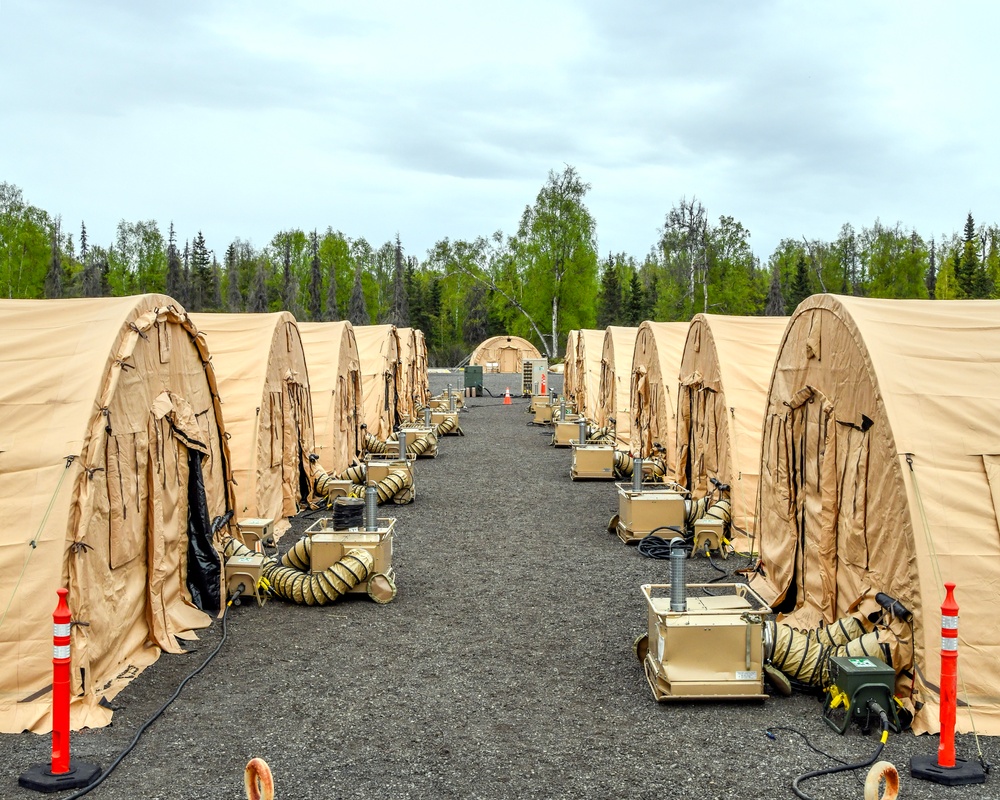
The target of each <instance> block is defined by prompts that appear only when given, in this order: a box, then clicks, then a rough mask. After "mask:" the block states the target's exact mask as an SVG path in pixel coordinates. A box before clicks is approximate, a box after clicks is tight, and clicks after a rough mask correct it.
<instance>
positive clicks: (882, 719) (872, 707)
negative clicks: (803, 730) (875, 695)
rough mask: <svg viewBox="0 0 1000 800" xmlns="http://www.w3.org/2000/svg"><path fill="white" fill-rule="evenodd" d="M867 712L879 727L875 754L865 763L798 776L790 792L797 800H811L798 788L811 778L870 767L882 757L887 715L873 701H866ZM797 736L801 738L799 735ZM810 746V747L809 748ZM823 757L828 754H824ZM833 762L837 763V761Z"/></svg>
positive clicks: (887, 724) (886, 734) (842, 764)
mask: <svg viewBox="0 0 1000 800" xmlns="http://www.w3.org/2000/svg"><path fill="white" fill-rule="evenodd" d="M868 711H869V712H870V713H872V714H878V717H879V725H880V727H881V738H880V739H879V743H878V747H876V748H875V752H874V753H873V754H872V756H871V758H869V759H868V760H867V761H859V762H858V763H856V764H845V763H844V762H841V763H840V764H839V765H838V766H836V767H827V768H826V769H817V770H813V771H812V772H806V773H803V774H802V775H799V776H798V777H796V778H795V779H794V780H793V781H792V791H793V792H794V793H795V796H796V797H798V798H799V800H813V798H812V797H810V796H809V795H807V794H806V793H805V792H804V791H802V789H801V788H799V784H801V783H802V782H803V781H807V780H811V779H812V778H818V777H820V776H821V775H833V774H834V773H837V772H847V771H848V770H852V771H853V770H856V769H864V768H865V767H870V766H871V765H872V764H874V763H875V762H876V761H877V760H878V757H879V756H880V755H882V750H883V749H885V742H886V739H887V738H888V736H889V715H888V714H887V713H886V712H885V709H883V708H882V707H881V706H880V705H879V704H878V703H876V702H875V701H874V700H869V701H868ZM796 733H797V731H796ZM799 735H800V736H801V734H799ZM811 746H812V745H810V747H811ZM813 749H815V748H813ZM824 755H828V754H826V753H824ZM831 757H832V756H831ZM835 760H838V761H839V759H835Z"/></svg>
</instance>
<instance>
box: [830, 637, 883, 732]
mask: <svg viewBox="0 0 1000 800" xmlns="http://www.w3.org/2000/svg"><path fill="white" fill-rule="evenodd" d="M830 683H831V684H832V685H831V687H830V689H829V692H828V694H827V699H826V703H825V705H824V708H823V718H824V719H825V720H826V722H827V724H828V725H829V726H830V727H831V728H833V729H834V730H835V731H838V732H839V733H843V732H844V731H846V730H847V726H848V725H849V724H850V723H851V720H852V719H853V720H854V721H855V722H858V723H859V724H861V725H863V726H867V725H868V724H869V717H870V716H871V712H870V711H869V710H868V702H869V701H870V700H871V701H874V702H876V703H878V704H879V705H880V706H881V707H882V708H883V709H884V710H885V712H886V716H887V717H888V718H889V727H890V728H892V730H893V731H894V732H895V733H899V730H900V725H899V716H898V714H897V713H896V701H895V699H894V698H893V696H892V692H893V688H894V687H895V685H896V671H895V670H894V669H893V668H892V667H890V666H889V665H888V664H885V663H884V662H882V661H880V660H879V659H877V658H868V657H864V656H862V657H856V656H834V657H833V658H831V659H830ZM876 719H877V717H876Z"/></svg>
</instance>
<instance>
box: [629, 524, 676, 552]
mask: <svg viewBox="0 0 1000 800" xmlns="http://www.w3.org/2000/svg"><path fill="white" fill-rule="evenodd" d="M658 531H670V532H671V533H674V534H675V535H676V536H683V535H684V531H683V530H682V529H681V528H680V527H678V526H677V525H661V526H660V527H659V528H653V530H651V531H650V532H649V534H648V535H647V536H644V537H643V538H642V539H640V540H639V544H638V546H637V547H636V550H637V551H638V552H639V554H640V555H644V556H646V558H658V559H661V560H667V559H669V558H670V551H671V550H672V549H673V547H672V546H671V544H670V541H671V540H670V539H664V538H663V537H662V536H657V535H656V533H657V532H658ZM671 538H674V537H671Z"/></svg>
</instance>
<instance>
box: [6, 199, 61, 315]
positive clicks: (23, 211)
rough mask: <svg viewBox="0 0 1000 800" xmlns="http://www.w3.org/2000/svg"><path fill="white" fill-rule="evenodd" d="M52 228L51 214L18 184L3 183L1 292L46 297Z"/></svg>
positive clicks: (15, 295)
mask: <svg viewBox="0 0 1000 800" xmlns="http://www.w3.org/2000/svg"><path fill="white" fill-rule="evenodd" d="M51 228H52V220H51V219H50V218H49V215H48V214H47V213H46V212H45V211H42V209H40V208H36V207H35V206H32V205H29V204H28V203H26V202H25V200H24V196H23V195H22V193H21V190H20V189H19V188H18V187H16V186H14V185H13V184H10V183H0V295H2V296H3V297H41V296H42V294H43V289H44V286H45V274H46V272H47V271H48V268H49V262H50V260H51V257H52V248H51V242H50V236H49V231H50V230H51Z"/></svg>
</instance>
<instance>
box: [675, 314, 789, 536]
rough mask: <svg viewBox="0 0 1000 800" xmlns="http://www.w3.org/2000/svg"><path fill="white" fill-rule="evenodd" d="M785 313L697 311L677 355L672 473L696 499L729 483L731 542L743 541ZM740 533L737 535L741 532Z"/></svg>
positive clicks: (748, 530)
mask: <svg viewBox="0 0 1000 800" xmlns="http://www.w3.org/2000/svg"><path fill="white" fill-rule="evenodd" d="M787 324H788V318H787V317H729V316H722V315H717V314H696V315H695V317H694V319H692V320H691V326H690V328H689V329H688V335H687V340H686V341H685V343H684V355H683V356H682V357H681V369H680V389H679V391H678V403H677V409H678V418H677V473H676V474H677V479H678V481H679V482H680V483H681V484H682V485H684V486H686V487H687V488H688V489H690V490H691V493H692V494H693V495H694V496H695V497H702V496H704V495H705V494H706V493H707V492H708V491H709V490H710V489H711V488H712V486H711V485H710V482H709V479H710V478H716V479H717V480H720V481H722V482H723V483H726V484H729V486H730V487H731V498H732V515H733V525H735V526H736V529H737V530H736V534H737V536H736V537H734V540H735V541H736V542H737V547H745V546H749V545H750V541H748V540H747V537H752V536H753V533H754V527H755V526H754V505H755V503H756V499H757V481H758V477H759V475H760V435H761V425H762V423H763V419H764V405H765V402H766V401H767V387H768V384H769V383H770V380H771V370H772V369H773V368H774V359H775V356H777V354H778V345H779V344H780V343H781V337H782V334H784V332H785V326H786V325H787ZM740 534H742V535H740Z"/></svg>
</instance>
